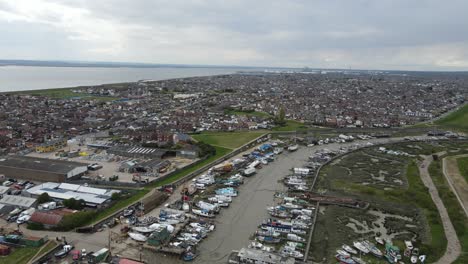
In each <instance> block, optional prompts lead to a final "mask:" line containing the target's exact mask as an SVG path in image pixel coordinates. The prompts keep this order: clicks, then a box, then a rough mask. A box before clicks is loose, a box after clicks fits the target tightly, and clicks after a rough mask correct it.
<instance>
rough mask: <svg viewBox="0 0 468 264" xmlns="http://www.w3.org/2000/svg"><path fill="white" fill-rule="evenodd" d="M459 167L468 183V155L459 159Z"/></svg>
mask: <svg viewBox="0 0 468 264" xmlns="http://www.w3.org/2000/svg"><path fill="white" fill-rule="evenodd" d="M457 164H458V169H459V170H460V173H461V175H463V177H464V178H465V181H466V182H467V183H468V157H464V158H458V159H457Z"/></svg>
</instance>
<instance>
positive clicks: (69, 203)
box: [63, 198, 85, 210]
mask: <svg viewBox="0 0 468 264" xmlns="http://www.w3.org/2000/svg"><path fill="white" fill-rule="evenodd" d="M63 205H65V207H67V208H69V209H73V210H81V209H83V208H84V206H85V201H84V200H83V199H80V200H76V199H75V198H70V199H66V200H63Z"/></svg>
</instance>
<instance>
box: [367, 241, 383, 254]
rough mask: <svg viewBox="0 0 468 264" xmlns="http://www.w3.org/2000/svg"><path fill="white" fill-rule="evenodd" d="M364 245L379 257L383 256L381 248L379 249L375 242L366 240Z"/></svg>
mask: <svg viewBox="0 0 468 264" xmlns="http://www.w3.org/2000/svg"><path fill="white" fill-rule="evenodd" d="M363 244H364V246H366V247H367V249H369V251H370V253H371V254H372V255H374V256H376V257H378V258H381V257H383V253H382V251H380V249H378V248H377V247H376V246H375V245H374V244H373V243H371V242H369V241H367V240H366V241H364V242H363Z"/></svg>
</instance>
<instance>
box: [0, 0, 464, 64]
mask: <svg viewBox="0 0 468 264" xmlns="http://www.w3.org/2000/svg"><path fill="white" fill-rule="evenodd" d="M0 58H1V59H40V60H82V61H122V62H148V63H177V64H210V65H245V66H284V67H304V66H309V67H313V68H315V67H316V68H319V67H324V68H362V69H402V70H405V69H408V70H468V1H467V0H446V1H444V0H440V1H432V0H414V1H413V0H341V1H340V0H323V1H314V0H304V1H299V0H287V1H275V0H245V1H244V0H237V1H236V0H211V1H210V0H167V1H161V0H27V1H26V0H24V1H23V0H0Z"/></svg>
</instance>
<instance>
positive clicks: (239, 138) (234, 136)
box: [192, 131, 265, 149]
mask: <svg viewBox="0 0 468 264" xmlns="http://www.w3.org/2000/svg"><path fill="white" fill-rule="evenodd" d="M263 134H265V133H264V132H259V131H246V132H204V133H201V134H195V135H192V137H193V138H194V139H196V140H197V141H203V142H205V143H207V144H210V145H213V146H218V147H222V148H228V149H235V148H238V147H240V146H242V145H244V144H246V143H248V142H250V141H252V140H254V139H256V138H257V137H259V136H261V135H263Z"/></svg>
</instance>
